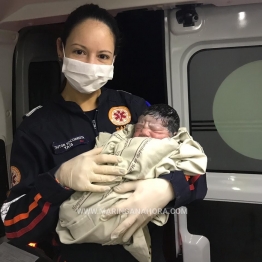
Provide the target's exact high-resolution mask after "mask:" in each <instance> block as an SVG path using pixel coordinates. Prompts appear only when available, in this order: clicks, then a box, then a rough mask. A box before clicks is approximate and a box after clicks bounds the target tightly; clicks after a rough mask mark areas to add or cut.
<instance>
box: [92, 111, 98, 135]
mask: <svg viewBox="0 0 262 262" xmlns="http://www.w3.org/2000/svg"><path fill="white" fill-rule="evenodd" d="M97 114H98V110H96V112H95V117H94V119H93V120H92V124H93V127H94V130H95V133H96V135H97V136H98V130H97V124H96V118H97Z"/></svg>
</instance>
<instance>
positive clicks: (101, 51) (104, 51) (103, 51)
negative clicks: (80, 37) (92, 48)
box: [71, 43, 113, 55]
mask: <svg viewBox="0 0 262 262" xmlns="http://www.w3.org/2000/svg"><path fill="white" fill-rule="evenodd" d="M73 45H78V46H81V47H82V48H83V49H85V50H87V48H86V47H85V46H84V45H80V44H77V43H75V44H72V45H71V46H73ZM99 53H109V54H111V55H112V54H113V53H112V52H110V51H109V50H100V51H99Z"/></svg>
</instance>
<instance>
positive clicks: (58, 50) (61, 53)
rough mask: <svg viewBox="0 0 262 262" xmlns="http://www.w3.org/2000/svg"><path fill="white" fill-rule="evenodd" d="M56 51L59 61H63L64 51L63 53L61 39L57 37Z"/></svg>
mask: <svg viewBox="0 0 262 262" xmlns="http://www.w3.org/2000/svg"><path fill="white" fill-rule="evenodd" d="M56 50H57V55H58V58H59V59H63V57H64V51H63V43H62V39H61V38H60V37H59V38H57V40H56Z"/></svg>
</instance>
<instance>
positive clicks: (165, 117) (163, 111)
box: [142, 104, 180, 134]
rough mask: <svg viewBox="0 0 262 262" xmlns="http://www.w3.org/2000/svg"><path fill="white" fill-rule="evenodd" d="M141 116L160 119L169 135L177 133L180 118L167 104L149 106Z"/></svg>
mask: <svg viewBox="0 0 262 262" xmlns="http://www.w3.org/2000/svg"><path fill="white" fill-rule="evenodd" d="M142 115H143V116H146V115H150V116H152V117H154V118H155V119H161V120H162V124H163V126H164V127H167V129H168V131H169V132H170V133H171V134H174V133H175V132H177V131H178V129H179V126H180V118H179V116H178V114H177V111H176V110H175V109H174V108H173V107H171V106H169V105H167V104H155V105H151V106H150V107H148V108H147V109H145V110H144V112H143V113H142Z"/></svg>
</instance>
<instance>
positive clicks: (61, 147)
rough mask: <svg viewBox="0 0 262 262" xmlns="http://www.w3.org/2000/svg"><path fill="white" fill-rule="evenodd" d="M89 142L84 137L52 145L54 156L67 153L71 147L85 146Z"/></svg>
mask: <svg viewBox="0 0 262 262" xmlns="http://www.w3.org/2000/svg"><path fill="white" fill-rule="evenodd" d="M88 142H89V141H88V140H87V139H86V138H85V137H84V136H77V137H74V138H72V139H70V140H69V141H67V142H64V143H57V142H53V143H52V148H53V151H54V153H55V154H56V155H58V154H62V153H65V152H67V151H68V150H70V149H71V148H73V147H76V146H79V145H86V144H87V143H88Z"/></svg>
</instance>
